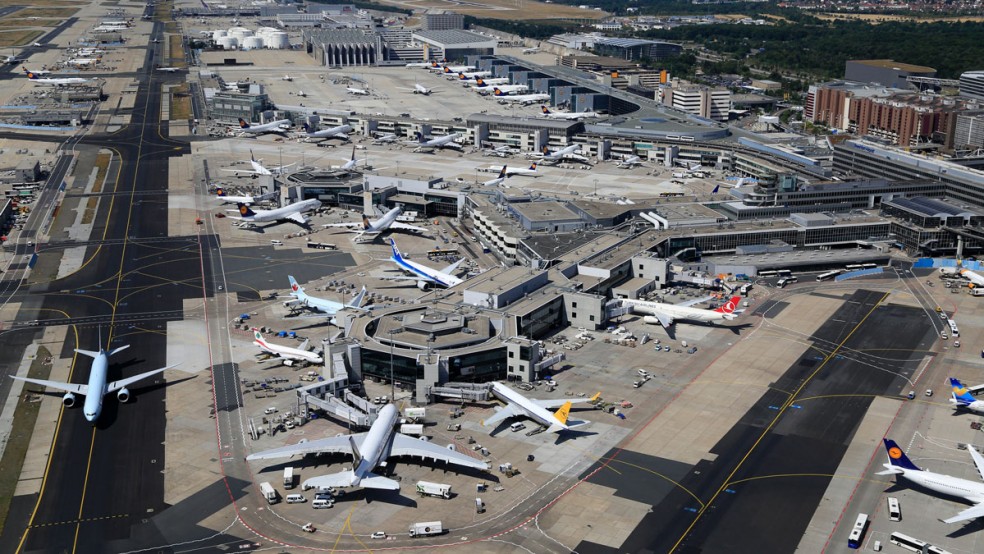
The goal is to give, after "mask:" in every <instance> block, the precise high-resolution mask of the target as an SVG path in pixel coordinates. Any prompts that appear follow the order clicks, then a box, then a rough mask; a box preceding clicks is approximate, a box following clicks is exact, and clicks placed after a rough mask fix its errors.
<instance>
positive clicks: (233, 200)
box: [215, 187, 277, 205]
mask: <svg viewBox="0 0 984 554" xmlns="http://www.w3.org/2000/svg"><path fill="white" fill-rule="evenodd" d="M276 194H277V193H275V192H269V193H267V194H262V195H260V196H251V195H246V196H234V195H228V194H226V193H225V189H223V188H222V187H219V188H217V189H215V199H216V200H220V201H221V202H222V203H223V204H247V205H248V204H256V203H257V202H262V201H264V200H269V199H271V198H274V197H275V196H276Z"/></svg>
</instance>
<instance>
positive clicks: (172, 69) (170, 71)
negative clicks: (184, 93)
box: [154, 67, 181, 73]
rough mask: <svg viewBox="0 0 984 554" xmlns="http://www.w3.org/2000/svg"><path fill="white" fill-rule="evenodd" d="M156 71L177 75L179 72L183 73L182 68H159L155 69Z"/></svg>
mask: <svg viewBox="0 0 984 554" xmlns="http://www.w3.org/2000/svg"><path fill="white" fill-rule="evenodd" d="M154 71H163V72H164V73H177V72H178V71H181V68H180V67H157V68H154Z"/></svg>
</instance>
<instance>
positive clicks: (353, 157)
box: [352, 144, 355, 162]
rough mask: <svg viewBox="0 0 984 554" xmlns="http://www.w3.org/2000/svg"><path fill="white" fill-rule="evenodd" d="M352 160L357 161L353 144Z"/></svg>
mask: <svg viewBox="0 0 984 554" xmlns="http://www.w3.org/2000/svg"><path fill="white" fill-rule="evenodd" d="M352 161H353V162H354V161H355V145H354V144H353V145H352Z"/></svg>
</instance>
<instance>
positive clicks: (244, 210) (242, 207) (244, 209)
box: [236, 202, 256, 217]
mask: <svg viewBox="0 0 984 554" xmlns="http://www.w3.org/2000/svg"><path fill="white" fill-rule="evenodd" d="M236 207H238V208H239V215H241V216H243V217H250V216H254V215H256V212H254V211H253V210H251V209H249V206H247V205H246V204H243V203H242V202H240V203H239V204H237V205H236Z"/></svg>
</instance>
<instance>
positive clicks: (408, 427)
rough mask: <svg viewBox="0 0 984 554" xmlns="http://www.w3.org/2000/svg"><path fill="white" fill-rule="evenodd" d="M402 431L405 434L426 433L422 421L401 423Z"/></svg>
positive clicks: (419, 434) (416, 434) (418, 434)
mask: <svg viewBox="0 0 984 554" xmlns="http://www.w3.org/2000/svg"><path fill="white" fill-rule="evenodd" d="M400 432H401V433H403V434H404V435H413V436H415V437H419V436H421V435H423V434H424V426H423V425H421V424H420V423H404V424H403V425H400Z"/></svg>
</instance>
